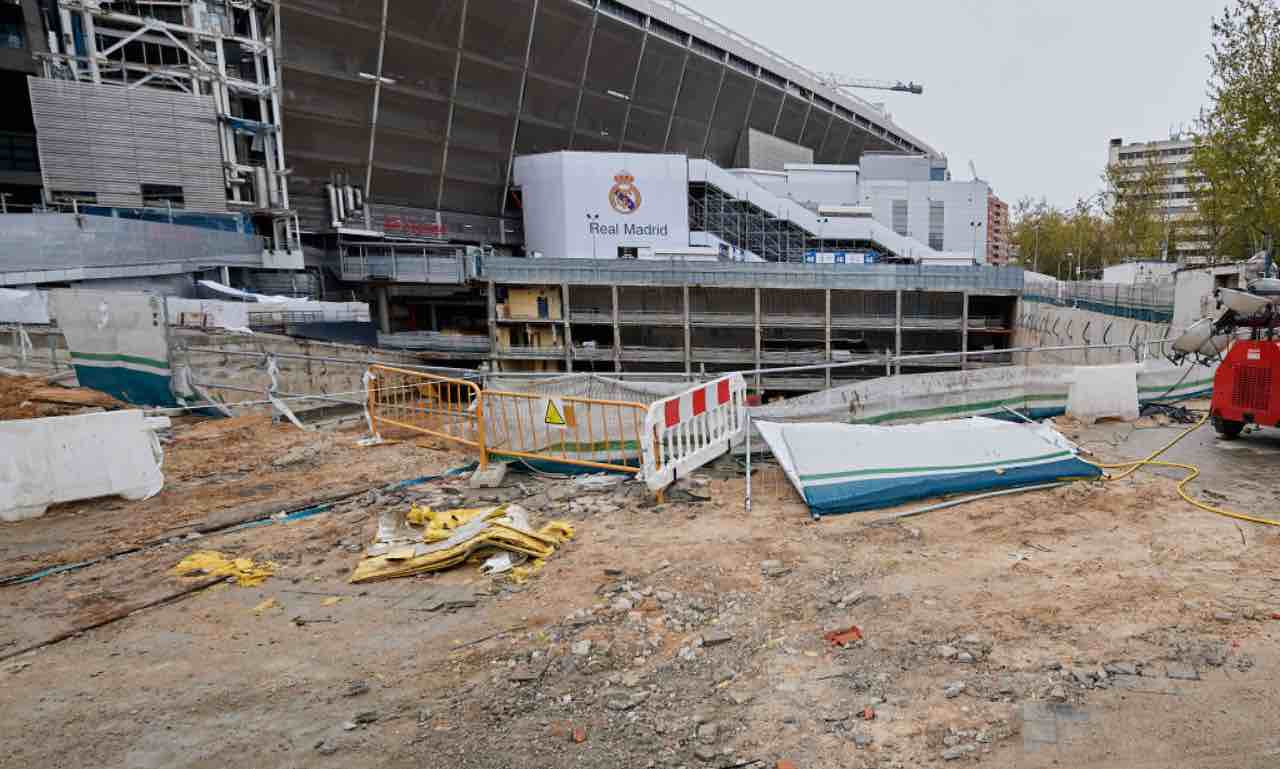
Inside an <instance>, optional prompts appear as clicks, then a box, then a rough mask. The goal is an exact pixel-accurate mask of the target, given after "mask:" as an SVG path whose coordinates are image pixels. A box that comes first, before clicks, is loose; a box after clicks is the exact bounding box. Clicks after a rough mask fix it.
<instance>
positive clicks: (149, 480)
mask: <svg viewBox="0 0 1280 769" xmlns="http://www.w3.org/2000/svg"><path fill="white" fill-rule="evenodd" d="M168 426H169V419H168V418H167V417H147V416H145V415H144V414H143V412H142V411H138V410H130V411H110V412H106V413H98V414H77V415H75V416H67V417H46V418H44V419H15V420H10V421H5V422H0V520H2V521H21V520H25V519H27V518H38V517H40V516H42V515H44V513H45V510H47V509H48V507H49V505H52V504H55V503H57V502H70V501H73V500H77V499H90V498H93V497H105V496H113V495H119V496H122V497H124V498H125V499H146V498H147V497H150V496H152V495H154V494H156V493H157V492H159V491H160V489H161V487H163V485H164V476H163V475H162V474H161V472H160V463H161V459H162V458H163V452H162V451H161V448H160V441H159V439H157V438H156V435H155V432H154V431H155V430H157V429H161V428H165V427H168Z"/></svg>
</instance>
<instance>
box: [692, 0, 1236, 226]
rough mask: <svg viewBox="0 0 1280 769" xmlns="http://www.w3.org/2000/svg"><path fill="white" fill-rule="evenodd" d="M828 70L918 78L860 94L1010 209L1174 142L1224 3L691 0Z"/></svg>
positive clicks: (1063, 191) (1072, 193)
mask: <svg viewBox="0 0 1280 769" xmlns="http://www.w3.org/2000/svg"><path fill="white" fill-rule="evenodd" d="M684 2H685V4H687V5H690V6H691V7H694V8H696V9H698V10H699V11H701V12H703V13H705V14H707V15H708V16H710V17H711V18H713V19H715V20H717V21H719V22H720V23H722V24H724V25H725V26H727V27H729V28H730V29H733V30H735V31H737V32H739V33H741V34H743V35H745V36H747V37H749V38H751V39H753V40H755V41H756V42H758V43H761V44H763V45H765V46H767V47H769V48H772V49H774V50H775V51H778V52H779V53H781V54H783V55H784V56H787V57H788V58H791V59H792V60H794V61H796V62H798V63H800V64H802V65H804V66H806V67H808V68H809V69H812V70H818V71H835V72H841V73H844V74H847V75H849V76H852V77H862V78H875V79H895V80H896V79H901V80H915V81H916V82H918V83H921V84H923V85H924V87H925V92H924V95H922V96H915V95H912V94H899V93H892V92H881V91H858V92H857V93H859V94H860V95H862V96H863V97H865V98H867V99H868V100H871V101H884V102H886V103H887V104H888V109H889V112H890V113H891V114H892V115H893V116H894V119H895V120H897V121H898V123H899V124H901V125H902V126H903V127H904V128H906V129H907V130H909V131H911V132H912V133H914V134H915V135H916V136H919V137H920V138H922V139H924V140H925V141H927V142H929V143H930V144H931V145H933V146H934V147H937V148H938V149H940V150H941V151H942V152H944V153H946V155H947V157H948V159H949V160H950V165H951V172H952V176H953V178H956V179H969V178H971V177H970V176H969V170H968V168H969V165H968V164H969V161H970V160H972V161H973V162H974V163H975V164H976V165H977V168H978V174H979V176H981V177H982V178H983V179H986V180H987V181H989V182H991V184H992V186H993V188H994V189H995V192H996V194H997V195H1000V196H1001V197H1002V198H1004V199H1005V200H1006V201H1008V202H1009V203H1010V204H1011V205H1012V204H1013V203H1014V202H1015V201H1016V200H1018V199H1019V198H1021V197H1023V196H1028V195H1029V196H1032V197H1035V198H1039V197H1040V196H1045V197H1047V198H1048V199H1049V202H1050V203H1053V204H1055V205H1059V206H1068V205H1071V204H1072V203H1073V202H1074V201H1075V200H1076V198H1077V197H1080V196H1084V195H1089V194H1091V193H1093V192H1096V191H1097V190H1099V189H1101V186H1102V182H1101V181H1100V176H1101V174H1102V170H1103V167H1104V166H1105V165H1106V161H1107V142H1108V141H1109V140H1110V139H1111V138H1112V137H1124V139H1125V140H1126V141H1136V140H1143V141H1145V140H1151V139H1166V138H1168V136H1169V131H1170V128H1171V127H1172V128H1174V129H1175V130H1176V129H1177V128H1178V126H1179V125H1183V126H1186V127H1190V126H1191V124H1192V123H1193V121H1194V120H1195V117H1196V115H1197V114H1198V113H1199V110H1200V107H1201V106H1203V105H1204V103H1205V101H1206V99H1205V91H1206V87H1205V81H1206V79H1207V77H1208V70H1209V68H1208V64H1207V63H1206V62H1205V54H1206V53H1207V52H1208V49H1209V23H1210V20H1211V19H1212V18H1213V17H1214V15H1216V14H1217V13H1219V12H1220V10H1221V9H1222V8H1223V7H1225V0H1067V1H1065V2H1064V0H1052V1H1050V0H891V1H890V2H883V0H881V1H880V2H864V1H863V0H767V1H766V2H743V0H684Z"/></svg>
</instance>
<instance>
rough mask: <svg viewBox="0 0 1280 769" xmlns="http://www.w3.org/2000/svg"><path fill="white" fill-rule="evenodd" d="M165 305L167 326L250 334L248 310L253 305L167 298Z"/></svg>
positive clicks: (216, 300) (212, 300)
mask: <svg viewBox="0 0 1280 769" xmlns="http://www.w3.org/2000/svg"><path fill="white" fill-rule="evenodd" d="M165 305H166V306H167V307H168V310H169V324H170V325H173V326H188V327H190V326H195V327H197V328H225V329H227V330H228V331H239V332H242V333H252V332H250V331H249V308H250V307H254V306H255V305H252V304H248V303H246V302H225V301H221V300H218V299H179V298H177V297H169V298H168V299H167V300H166V301H165Z"/></svg>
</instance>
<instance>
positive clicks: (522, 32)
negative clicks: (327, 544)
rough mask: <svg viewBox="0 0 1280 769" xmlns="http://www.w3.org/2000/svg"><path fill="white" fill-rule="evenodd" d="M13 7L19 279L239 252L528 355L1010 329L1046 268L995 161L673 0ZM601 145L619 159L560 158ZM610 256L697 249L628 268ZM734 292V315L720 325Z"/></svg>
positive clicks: (912, 338) (232, 258) (4, 253)
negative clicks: (582, 170) (1019, 267)
mask: <svg viewBox="0 0 1280 769" xmlns="http://www.w3.org/2000/svg"><path fill="white" fill-rule="evenodd" d="M7 22H8V24H9V27H12V28H13V29H14V30H20V31H21V35H20V36H19V37H20V41H21V42H22V44H23V46H25V48H24V50H23V51H22V52H20V53H19V54H18V55H17V56H16V57H15V56H12V55H10V56H9V57H8V58H0V65H3V64H6V62H9V63H12V62H14V61H18V62H19V63H21V65H22V68H21V73H20V74H19V73H17V71H15V72H14V73H10V76H11V79H12V77H19V78H21V77H25V78H26V85H27V95H28V97H29V106H30V112H29V115H30V119H29V120H26V121H25V122H24V121H23V120H19V121H18V122H17V123H16V124H15V126H16V128H15V130H14V131H11V134H13V135H14V136H13V137H11V140H10V144H11V145H12V146H16V147H28V148H29V147H30V146H31V143H32V141H33V140H34V144H35V146H36V147H37V148H38V153H37V154H38V158H31V157H29V155H30V152H29V151H27V152H26V154H25V155H24V154H22V153H21V151H15V152H13V153H11V154H12V155H13V157H14V158H15V160H13V161H11V162H12V163H13V164H15V165H16V164H19V163H22V164H23V166H22V169H21V173H15V174H11V175H10V177H8V178H5V177H3V176H0V183H4V182H6V181H7V182H12V183H15V184H16V183H25V185H26V186H25V187H24V188H22V189H20V190H16V189H14V188H10V191H11V192H19V193H21V194H20V195H18V196H17V197H20V198H22V199H23V201H31V202H30V203H29V204H28V205H29V206H30V208H28V209H27V210H29V211H30V210H33V211H34V212H33V213H29V214H19V215H12V214H11V216H10V217H8V218H9V219H10V221H9V222H6V229H7V230H8V231H12V232H13V233H16V234H17V235H18V236H19V237H15V238H9V239H8V245H7V246H0V284H2V285H24V284H25V285H33V284H41V283H44V282H49V281H55V282H56V281H61V282H62V283H64V284H65V283H67V282H72V283H74V282H76V281H77V280H88V279H95V280H115V281H125V284H129V282H130V281H132V284H136V285H154V286H155V287H158V288H161V290H165V291H170V292H178V293H181V292H183V291H184V290H185V289H184V286H185V285H190V284H192V283H193V282H194V281H192V280H191V278H193V277H197V276H201V275H205V276H206V277H208V275H207V273H210V272H212V273H213V276H214V277H219V278H220V279H221V280H223V281H224V282H233V283H235V284H237V285H238V286H241V287H245V288H250V289H254V290H257V291H262V292H266V293H301V294H309V295H312V296H326V297H341V298H343V299H352V298H357V299H360V298H363V299H368V300H370V301H372V302H373V303H374V304H375V305H376V307H377V313H376V315H377V317H378V319H379V321H380V325H381V330H382V332H383V333H384V341H386V342H388V343H400V344H405V345H409V346H413V347H416V348H418V349H422V350H425V351H428V352H431V353H434V354H439V355H440V356H443V357H450V358H453V359H457V360H459V361H463V362H478V361H487V362H489V363H491V364H492V365H494V366H497V367H507V368H510V367H515V368H521V367H539V368H568V369H573V368H574V366H575V361H579V362H580V363H579V364H578V367H579V368H581V365H582V363H581V362H586V361H589V360H594V359H595V358H598V359H599V360H600V361H601V362H607V364H608V365H607V366H606V367H607V368H612V369H614V370H618V371H621V370H628V369H634V368H636V367H640V368H644V369H651V370H664V369H671V370H684V371H685V372H689V371H693V370H697V369H699V368H702V369H704V370H709V369H712V368H723V367H739V368H740V367H741V364H743V363H752V364H761V365H763V364H765V363H769V362H784V363H794V362H797V361H800V362H806V361H813V362H821V361H830V360H832V359H833V358H835V357H838V355H839V354H840V349H839V348H841V347H842V346H843V347H844V348H845V351H846V352H847V351H849V350H878V351H883V350H884V349H897V350H902V351H913V350H914V351H940V350H941V351H945V350H959V349H968V346H969V337H970V335H971V334H972V333H977V334H979V338H976V339H975V340H974V344H975V345H981V346H983V347H996V348H998V347H1000V346H1002V343H1001V340H1002V339H1003V337H1002V335H1003V334H1005V333H1007V329H1008V327H1009V325H1010V319H1011V318H1012V301H1013V300H1012V299H1010V297H1012V296H1013V295H1014V294H1016V289H1017V286H1016V285H1015V283H1020V273H1018V274H1017V275H1016V276H1015V275H1014V274H1013V273H1009V274H1007V275H997V274H996V273H994V272H991V271H989V270H988V269H987V268H981V267H970V266H967V265H973V264H974V262H977V263H981V262H982V261H984V259H983V255H984V254H985V253H986V243H985V233H984V232H982V231H981V230H980V229H979V226H978V224H977V222H980V221H981V222H985V220H986V201H987V197H988V194H989V190H987V189H986V187H985V184H984V183H981V182H979V181H978V180H974V181H973V182H953V181H951V180H950V176H949V172H948V171H947V164H946V158H945V157H944V156H942V154H941V153H940V152H938V151H937V150H936V149H935V148H933V147H931V146H930V145H929V144H927V143H926V142H925V141H924V140H923V139H921V138H919V137H918V136H916V135H914V134H912V133H911V132H909V131H907V130H906V129H905V128H903V127H902V126H899V125H898V124H896V123H895V122H894V121H893V120H892V119H891V118H890V117H889V115H888V114H887V113H885V112H884V111H883V109H881V108H878V107H876V106H875V105H873V104H871V103H870V102H867V101H864V100H862V99H859V98H857V97H856V96H854V95H852V94H851V93H849V92H847V91H844V90H840V89H836V88H833V87H831V86H830V85H828V84H826V82H825V81H824V79H823V78H822V77H821V76H819V75H817V74H816V73H814V72H811V71H809V70H808V69H806V68H805V67H803V66H802V65H800V64H797V63H796V62H794V61H792V60H790V59H788V58H786V57H785V56H782V55H780V54H778V53H776V52H774V51H771V50H769V49H768V48H766V47H764V46H762V45H760V44H758V43H755V42H753V41H751V40H748V39H746V38H744V37H743V36H741V35H738V34H736V33H734V32H732V31H731V30H729V29H728V28H726V27H724V26H722V25H720V24H719V23H717V22H715V21H713V20H711V19H708V18H707V17H705V16H703V15H701V14H699V13H697V12H696V11H693V10H692V9H690V8H688V7H686V6H683V5H681V4H679V3H678V2H674V0H648V1H645V0H625V2H619V1H618V0H432V1H431V2H419V1H417V0H278V1H277V0H249V1H247V2H246V1H244V0H192V2H185V3H172V4H152V3H141V2H132V1H122V2H109V1H108V0H50V2H47V3H37V2H34V0H22V2H21V3H18V4H16V5H15V6H14V10H11V11H10V12H9V17H7ZM11 37H12V36H11ZM14 39H18V38H14ZM21 114H28V113H26V112H25V111H23V112H21ZM584 158H585V159H594V160H591V161H590V162H591V163H592V164H594V165H593V170H592V171H591V173H590V181H589V182H587V181H583V183H581V184H579V183H577V181H575V179H573V178H570V177H566V176H564V175H563V173H560V172H558V171H556V170H555V169H556V167H557V166H558V167H559V168H561V169H563V168H566V167H567V166H568V165H570V164H573V163H576V162H580V161H583V159H584ZM654 163H657V164H660V165H665V167H666V168H667V170H668V171H670V174H669V175H667V176H662V175H661V174H659V177H661V178H662V179H663V181H662V182H661V183H659V182H658V178H659V177H655V176H653V175H650V174H649V172H648V171H647V170H645V169H646V167H648V166H650V165H651V164H654ZM4 170H5V169H3V168H0V172H2V171H4ZM864 171H865V172H864ZM663 173H664V174H666V173H667V172H666V171H664V172H663ZM37 174H38V175H37ZM557 174H559V178H558V181H557V180H556V177H557ZM37 180H38V183H39V185H38V187H33V182H34V181H37ZM655 185H656V186H655ZM534 189H538V190H541V191H542V192H539V193H537V194H538V195H544V193H546V191H547V190H552V191H553V193H554V194H553V196H552V198H546V197H538V199H536V200H535V199H534V198H533V197H531V196H532V195H533V194H534V193H533V190H534ZM641 201H643V203H641ZM628 206H631V207H632V211H631V212H629V213H631V214H634V215H633V216H631V218H629V219H627V220H626V221H624V222H620V221H610V220H609V219H610V217H612V218H613V219H616V218H617V217H618V216H624V217H625V216H627V214H625V213H623V212H622V211H621V210H620V209H625V208H627V207H628ZM17 210H20V209H17ZM55 212H60V213H55ZM655 212H662V219H663V220H662V221H656V220H655V221H653V222H638V221H635V220H637V219H639V218H645V217H647V216H649V215H652V214H654V213H655ZM67 216H75V217H77V218H76V219H74V220H71V219H65V217H67ZM24 217H25V218H24ZM33 217H35V218H33ZM39 217H45V218H39ZM59 217H64V218H61V219H60V218H59ZM90 220H92V221H90ZM966 223H968V224H966ZM143 224H145V226H143ZM593 226H594V227H595V230H592V227H593ZM201 229H203V230H205V231H210V230H213V231H217V236H216V237H214V236H212V235H210V236H209V237H208V239H207V240H206V241H199V247H195V246H194V245H193V244H194V243H195V242H196V240H195V239H193V238H192V237H190V236H189V235H188V234H187V231H188V230H192V231H198V230H201ZM89 230H93V231H94V233H93V234H94V237H87V236H86V232H87V231H89ZM51 231H56V232H58V233H60V234H59V238H58V239H56V240H53V241H49V240H48V239H47V238H45V237H44V236H43V235H42V233H44V232H51ZM612 233H619V235H618V236H617V237H614V236H613V235H612ZM571 236H572V237H571ZM588 238H589V240H588ZM215 241H216V245H212V246H211V245H210V244H211V243H215ZM588 242H590V243H591V246H592V249H591V252H590V253H588V252H587V250H586V244H587V243H588ZM157 244H158V245H157ZM602 245H603V246H604V247H605V250H604V251H602V250H601V247H602ZM588 256H589V257H595V258H596V259H597V260H598V259H599V258H601V257H602V256H606V257H607V258H609V259H611V260H617V259H619V258H621V259H629V258H635V259H637V260H641V261H643V260H652V259H655V258H662V259H666V260H668V261H670V262H671V265H670V266H669V267H666V268H663V269H661V270H656V269H651V268H647V267H644V266H642V265H637V266H634V267H633V268H631V269H630V270H629V271H627V270H623V272H617V273H610V275H611V277H610V278H608V280H606V279H605V278H604V277H603V275H604V273H601V272H600V271H599V270H596V272H594V273H593V274H592V275H591V276H587V275H586V274H585V273H584V272H583V271H582V270H581V269H580V267H577V266H574V265H573V264H572V263H571V262H572V260H575V259H582V258H585V257H588ZM535 257H541V259H535ZM535 261H536V262H537V264H536V265H535V264H534V263H533V262H535ZM705 261H716V262H728V263H729V264H725V265H721V268H723V269H722V271H721V272H720V273H716V274H715V275H712V273H708V272H707V271H706V270H705V269H703V268H700V267H698V266H697V265H698V263H699V262H705ZM677 262H679V264H677ZM758 262H771V263H798V264H789V265H786V266H784V265H780V264H774V265H763V264H755V265H750V264H741V263H758ZM805 262H808V263H810V264H808V265H806V264H803V263H805ZM735 263H740V264H735ZM86 265H88V266H90V267H91V268H92V269H90V270H86V269H85V267H86ZM522 265H523V266H522ZM957 265H966V266H957ZM718 269H719V268H718ZM806 269H808V270H809V272H805V270H806ZM734 270H737V272H735V271H734ZM770 270H772V271H770ZM842 270H843V271H842ZM797 271H798V272H797ZM948 271H950V272H948ZM749 276H750V277H749ZM610 280H611V281H613V282H612V283H611V284H610V283H609V281H610ZM672 281H675V282H674V283H673V282H672ZM750 281H755V283H754V284H752V283H750ZM148 282H149V283H148ZM691 284H698V285H696V286H694V287H692V293H691ZM122 285H123V284H122ZM574 286H581V287H583V289H582V290H581V291H577V295H579V296H583V297H590V301H589V302H588V304H587V305H579V304H578V303H577V302H575V301H574V299H573V298H572V296H571V295H572V294H573V293H574V291H575V289H574ZM747 286H753V287H752V288H751V289H750V290H747V291H746V293H743V290H744V289H745V288H746V287H747ZM802 286H803V287H807V290H809V291H811V292H817V293H814V294H813V295H810V294H805V295H804V296H800V293H803V292H799V293H797V292H793V291H790V290H791V289H792V288H798V287H802ZM587 287H590V288H589V289H588V288H587ZM602 287H603V288H605V291H606V293H605V294H603V295H602V294H600V293H599V291H600V289H601V288H602ZM610 289H611V290H612V294H611V296H610V295H609V290H610ZM753 291H754V294H752V292H753ZM762 291H763V292H764V293H763V295H762V293H761V292H762ZM704 292H705V293H706V297H702V294H703V293H704ZM718 292H719V293H718ZM774 292H776V293H777V296H776V297H775V296H774ZM824 292H825V293H824ZM832 292H835V293H834V294H833V293H832ZM841 292H848V293H847V295H846V294H843V293H841ZM789 293H791V294H794V296H791V297H790V298H787V295H788V294H789ZM917 293H919V296H918V297H917V296H916V294H917ZM552 295H554V299H555V301H552V298H553V296H552ZM713 295H714V296H713ZM700 297H701V298H700ZM604 298H610V299H611V303H610V304H609V305H608V306H609V307H610V308H611V309H605V306H604V304H603V300H604ZM633 299H634V301H635V302H638V304H635V305H634V306H633V305H632V300H633ZM525 300H528V302H530V304H529V308H526V309H527V311H526V310H519V311H518V310H517V309H514V305H513V303H517V302H524V301H525ZM819 300H820V301H821V302H823V303H825V304H824V305H820V306H825V311H824V312H818V311H817V310H815V309H814V307H813V303H814V302H816V301H819ZM845 300H848V301H847V302H846V301H845ZM700 302H702V303H704V304H705V306H706V307H707V308H715V307H721V306H723V309H706V310H705V312H704V311H702V310H699V309H698V307H699V303H700ZM753 302H754V305H753V304H752V303H753ZM655 303H656V304H655ZM833 303H834V309H833ZM753 307H754V309H753ZM762 307H763V309H762ZM770 307H776V308H777V314H778V315H779V317H781V316H786V319H785V324H786V325H787V327H788V328H789V329H791V330H789V331H786V332H785V333H779V334H777V335H776V339H775V340H774V341H775V342H776V345H775V347H776V349H777V350H778V353H777V354H776V355H773V356H772V357H770V354H769V353H770V339H769V334H770V331H769V330H768V328H767V327H768V326H769V318H770V315H771V312H772V311H771V310H770ZM557 308H558V309H557ZM971 310H973V312H971ZM504 313H505V316H504ZM557 313H558V315H557ZM606 313H607V314H608V315H609V316H610V317H611V321H610V323H609V324H605V325H607V326H608V327H609V328H603V327H601V326H600V324H601V323H602V322H603V318H605V317H606V315H605V314H606ZM649 313H656V315H654V316H652V317H650V315H649ZM717 313H724V314H726V315H725V316H726V317H729V316H732V323H731V326H733V328H721V329H712V328H706V329H702V330H699V329H698V323H699V318H701V317H702V316H704V315H705V316H706V318H714V317H716V316H717ZM842 313H844V315H847V317H844V318H843V320H842V319H841V318H842ZM917 315H918V316H919V321H918V322H917V320H916V316H917ZM575 316H577V317H580V318H582V319H583V320H582V322H583V323H584V324H585V325H584V327H583V328H582V329H581V330H580V331H579V333H578V336H577V340H576V341H575V338H574V328H573V325H574V322H575ZM629 318H630V319H633V320H634V321H635V323H636V325H637V326H645V327H646V328H643V329H637V331H636V332H634V333H633V332H631V331H628V330H627V326H628V325H629V324H630V323H631V320H628V319H629ZM646 318H648V319H649V320H652V319H653V318H657V322H656V323H650V322H649V321H648V320H646ZM824 319H825V320H824ZM979 319H980V320H979ZM676 320H678V321H679V322H678V323H676V322H675V321H676ZM517 321H519V322H517ZM548 321H554V322H548ZM669 323H674V325H669V326H668V325H667V324H669ZM815 324H816V325H815ZM975 324H977V326H976V329H977V330H976V331H975V329H974V325H975ZM589 327H590V328H589ZM664 329H669V331H664ZM845 331H847V332H849V333H845V334H844V336H843V337H842V336H841V335H842V333H843V332H845ZM855 332H856V333H855ZM635 334H639V336H635ZM702 337H705V338H702ZM718 337H724V338H723V339H721V338H718ZM730 337H732V338H730ZM904 340H905V341H904ZM587 343H590V344H589V346H588V345H587ZM606 347H607V348H608V349H607V350H606V349H604V348H606ZM725 347H732V348H733V349H734V350H735V352H733V353H731V354H730V353H725V352H722V351H721V348H725ZM529 348H545V349H529ZM504 351H509V352H510V354H507V353H506V352H504ZM699 351H701V352H699ZM463 352H466V353H467V355H470V358H469V359H467V358H466V357H465V356H462V353H463ZM591 365H592V366H593V367H594V365H595V363H592V364H591ZM946 365H956V364H955V363H948V364H946ZM757 367H758V365H757ZM826 379H827V380H828V381H829V380H830V375H829V374H828V375H827V377H826Z"/></svg>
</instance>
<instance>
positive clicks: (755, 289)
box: [752, 288, 760, 390]
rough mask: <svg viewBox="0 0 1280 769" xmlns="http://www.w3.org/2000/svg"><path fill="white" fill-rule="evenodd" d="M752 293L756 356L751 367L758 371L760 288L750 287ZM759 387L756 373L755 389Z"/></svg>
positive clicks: (758, 377)
mask: <svg viewBox="0 0 1280 769" xmlns="http://www.w3.org/2000/svg"><path fill="white" fill-rule="evenodd" d="M752 293H754V294H755V302H756V306H755V329H756V342H755V353H756V358H755V360H756V365H755V366H753V368H755V369H756V370H757V371H758V370H759V369H760V289H758V288H754V289H752ZM759 389H760V375H759V374H756V390H759Z"/></svg>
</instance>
